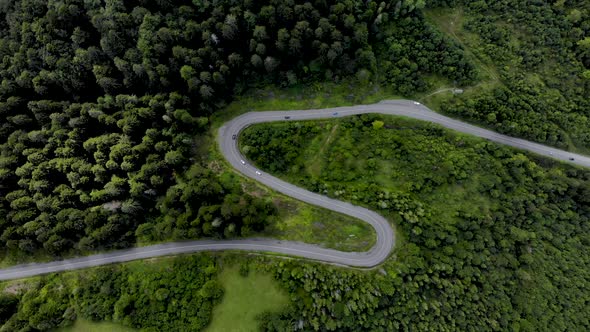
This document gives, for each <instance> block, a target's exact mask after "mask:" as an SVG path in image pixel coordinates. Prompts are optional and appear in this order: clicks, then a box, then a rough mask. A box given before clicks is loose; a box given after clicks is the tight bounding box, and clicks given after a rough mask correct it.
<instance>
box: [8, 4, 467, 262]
mask: <svg viewBox="0 0 590 332" xmlns="http://www.w3.org/2000/svg"><path fill="white" fill-rule="evenodd" d="M414 7H415V6H414V4H413V2H412V1H405V2H399V3H397V4H387V3H384V2H383V3H380V2H376V1H362V2H361V1H351V0H346V1H337V2H335V3H333V4H328V3H326V2H322V1H320V2H317V3H315V4H312V3H310V2H303V1H270V2H268V3H266V2H260V1H256V2H254V1H245V2H236V1H229V0H228V1H216V2H215V3H212V2H209V1H193V2H190V1H180V2H179V1H175V2H174V4H173V3H172V2H171V1H155V0H153V1H152V0H141V1H122V0H112V1H106V3H102V2H101V1H82V0H66V1H49V2H47V1H44V0H30V1H29V0H27V1H14V2H2V6H0V13H2V15H3V16H4V17H5V19H4V20H2V21H0V59H1V61H0V80H1V82H2V83H1V84H0V117H1V118H0V121H1V123H0V181H1V185H0V244H1V245H2V247H3V248H5V251H6V253H5V255H12V254H14V253H16V254H20V255H21V257H22V256H23V255H27V254H31V253H37V252H43V253H45V254H48V255H52V256H60V255H64V254H71V253H84V252H91V251H94V250H100V249H109V248H122V247H128V246H132V245H134V244H135V243H136V241H137V240H138V239H140V240H142V241H147V242H149V241H163V240H169V239H187V238H198V237H203V236H206V237H232V236H246V235H250V234H252V233H255V232H258V231H261V230H262V229H263V228H264V226H265V225H266V224H267V223H268V218H269V217H272V216H274V215H275V214H276V211H275V209H276V208H275V207H274V206H272V204H270V203H269V202H268V201H266V200H264V199H263V198H256V197H252V196H250V195H246V194H244V192H243V190H242V188H241V186H240V185H239V183H236V181H235V179H233V178H227V176H225V175H223V176H222V175H221V174H220V173H219V172H218V171H215V170H212V169H211V168H210V167H209V166H208V164H207V161H208V159H209V155H208V152H207V150H208V147H207V146H206V144H207V143H206V142H207V139H206V137H207V135H208V134H207V133H208V129H209V126H210V122H209V117H210V116H211V114H213V113H214V112H219V111H222V110H223V107H224V105H226V104H227V102H228V101H230V100H231V98H232V96H236V95H239V94H240V93H241V91H244V90H245V89H247V88H248V87H249V86H253V85H256V84H271V83H272V84H278V85H282V86H289V85H294V84H304V83H305V82H311V81H314V80H324V79H327V80H334V81H338V80H341V79H342V78H343V77H348V76H352V77H355V78H358V80H359V81H360V82H364V84H369V83H370V81H371V80H372V79H373V78H374V77H373V76H375V77H376V75H377V72H378V70H377V64H376V58H377V57H379V54H382V53H384V52H385V53H386V52H387V49H384V48H383V47H381V46H379V47H377V46H375V49H379V51H374V47H373V46H374V45H376V43H377V41H384V42H385V45H389V44H391V47H395V49H396V50H397V51H396V52H397V53H395V54H392V57H393V56H395V60H396V61H397V62H396V63H394V62H391V61H388V63H387V64H386V66H387V68H388V69H387V71H388V73H387V75H386V76H387V77H388V79H390V80H391V82H392V83H396V84H399V86H400V90H401V89H402V86H404V88H403V89H404V91H411V90H412V89H414V88H416V87H415V84H419V83H408V82H411V79H408V80H406V81H400V78H401V77H406V76H407V75H406V73H407V72H410V71H411V72H412V76H413V77H419V76H420V75H419V71H417V70H416V68H417V66H418V65H417V63H416V62H412V61H410V60H408V59H413V61H417V62H418V63H419V64H420V65H424V64H425V63H427V62H429V61H428V59H432V60H437V61H434V62H431V65H430V66H428V67H425V69H424V72H429V73H439V74H441V75H445V74H448V75H451V76H452V77H453V78H455V79H458V80H461V79H464V80H470V79H473V77H472V76H473V71H472V68H471V67H470V66H469V63H468V62H466V61H465V59H464V58H463V57H462V53H461V51H460V48H459V46H458V45H456V44H453V43H452V42H451V41H450V40H448V39H445V38H443V37H442V34H441V33H440V32H437V31H436V30H434V29H432V28H431V27H427V26H425V23H424V20H423V19H422V18H420V17H419V16H415V15H413V14H412V13H413V9H414ZM391 18H395V19H391ZM402 18H403V19H404V21H403V22H402V21H397V20H398V19H402ZM408 31H411V33H412V34H413V35H414V36H416V37H415V38H416V39H421V37H423V36H426V37H427V38H428V39H429V40H430V41H428V42H424V48H423V49H422V50H413V51H411V52H405V50H407V49H409V48H411V47H410V46H409V43H407V42H406V43H405V44H398V43H397V42H396V43H394V40H397V39H398V37H399V36H400V35H405V34H407V33H408ZM430 36H432V38H430ZM398 55H399V56H398ZM431 56H433V57H432V58H431ZM404 59H405V60H404ZM439 60H440V61H439ZM443 60H444V61H443ZM451 68H453V69H451ZM417 82H419V80H418V81H417ZM229 176H231V175H229Z"/></svg>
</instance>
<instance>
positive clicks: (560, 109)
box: [432, 0, 590, 151]
mask: <svg viewBox="0 0 590 332" xmlns="http://www.w3.org/2000/svg"><path fill="white" fill-rule="evenodd" d="M437 2H445V1H433V2H432V3H433V5H434V3H437ZM448 3H449V4H450V5H453V6H462V8H460V9H456V10H454V11H455V12H459V13H462V14H461V15H463V17H464V19H463V20H462V21H463V22H455V23H456V24H455V25H456V27H454V28H453V29H456V30H459V31H460V33H461V34H463V35H466V36H471V37H472V38H470V39H469V40H467V41H466V44H467V47H468V48H470V51H472V52H473V53H474V54H475V55H476V56H477V57H478V58H479V59H480V60H483V61H485V62H486V63H487V65H488V66H489V67H491V68H494V69H493V71H494V72H495V74H494V75H495V76H497V77H495V79H497V81H498V83H499V84H497V85H495V86H494V88H493V89H487V91H484V92H483V93H481V91H479V90H477V92H476V93H473V94H465V95H462V96H455V97H454V98H452V99H451V100H448V101H446V102H444V103H443V104H442V105H441V110H442V111H444V112H446V113H449V114H453V115H456V116H459V117H463V118H466V119H471V120H474V121H476V122H478V123H481V124H485V125H487V126H490V127H493V128H494V129H495V130H497V131H499V132H503V133H507V134H510V135H514V136H521V137H525V138H528V139H532V140H535V141H538V142H542V143H547V144H550V145H554V146H558V147H562V148H569V149H574V150H576V149H577V150H580V151H588V149H589V148H590V132H589V128H590V122H589V120H588V115H589V113H588V110H589V109H590V102H589V100H588V98H586V96H588V95H590V84H589V83H588V80H587V79H586V77H587V76H588V74H587V73H586V72H587V70H588V69H590V53H589V52H588V50H590V48H589V46H590V38H589V37H588V35H589V34H590V24H589V22H590V15H589V14H588V13H590V11H589V9H590V8H588V6H587V4H584V5H582V3H583V2H576V1H568V2H567V3H566V2H563V1H561V2H560V1H558V2H556V3H555V4H552V2H538V3H537V2H535V3H531V2H527V1H515V0H502V1H491V0H490V1H487V0H486V1H462V0H459V1H448ZM582 6H585V7H582ZM435 13H436V10H433V15H435ZM439 23H440V24H446V23H444V21H442V22H439ZM451 30H452V29H451ZM451 33H452V34H453V35H455V34H454V32H452V31H451ZM455 36H456V35H455ZM473 36H475V37H473ZM475 91H476V90H474V92H475Z"/></svg>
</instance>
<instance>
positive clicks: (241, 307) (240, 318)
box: [206, 265, 289, 332]
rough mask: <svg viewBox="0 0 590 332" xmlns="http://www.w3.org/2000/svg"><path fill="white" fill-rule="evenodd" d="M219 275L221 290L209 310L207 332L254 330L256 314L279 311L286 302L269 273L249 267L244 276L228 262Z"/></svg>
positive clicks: (236, 267)
mask: <svg viewBox="0 0 590 332" xmlns="http://www.w3.org/2000/svg"><path fill="white" fill-rule="evenodd" d="M219 278H220V281H221V283H222V285H223V288H224V292H225V293H224V295H223V300H222V302H221V303H220V304H218V305H217V306H216V307H215V309H214V310H213V317H212V320H211V324H210V325H209V326H208V327H207V328H206V331H207V332H251V331H258V322H257V321H256V317H257V316H258V315H260V314H262V313H264V312H277V311H280V310H281V309H282V308H284V307H286V306H287V304H288V302H289V300H288V297H287V294H285V293H283V292H282V291H281V290H280V289H279V286H278V285H277V284H276V282H275V281H274V280H273V279H272V277H271V276H270V275H269V274H266V273H262V272H259V271H252V270H251V271H250V273H249V274H248V276H247V277H244V276H242V275H240V273H239V271H238V266H237V265H232V266H226V267H224V269H223V271H222V272H221V275H220V277H219Z"/></svg>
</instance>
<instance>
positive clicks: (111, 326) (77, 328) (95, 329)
mask: <svg viewBox="0 0 590 332" xmlns="http://www.w3.org/2000/svg"><path fill="white" fill-rule="evenodd" d="M133 331H137V330H135V329H132V328H130V327H126V326H123V325H119V324H115V323H111V322H92V321H89V320H84V319H78V320H76V321H75V322H74V325H72V326H68V327H63V328H60V329H58V330H56V332H133Z"/></svg>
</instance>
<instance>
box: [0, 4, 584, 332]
mask: <svg viewBox="0 0 590 332" xmlns="http://www.w3.org/2000/svg"><path fill="white" fill-rule="evenodd" d="M451 16H459V17H461V22H460V24H456V25H455V26H452V24H451V22H450V20H448V19H447V18H448V17H451ZM326 82H327V83H330V84H335V85H339V84H342V85H345V86H350V87H351V88H350V90H351V91H350V92H348V93H350V95H354V93H355V89H356V88H361V87H362V88H363V89H365V90H373V91H377V90H386V91H388V93H390V94H391V95H392V96H393V95H395V96H403V97H406V98H415V99H421V98H423V99H424V100H425V101H427V104H428V105H429V106H430V107H432V108H433V109H435V110H437V111H441V112H444V113H447V114H449V115H452V116H456V117H460V118H462V119H465V120H466V121H471V122H474V123H477V124H480V125H482V126H487V127H490V128H493V129H494V130H497V131H499V132H502V133H507V134H510V135H514V136H519V137H523V138H527V139H530V140H534V141H537V142H541V143H545V144H549V145H554V146H557V147H560V148H563V149H568V150H573V151H579V152H581V153H588V152H589V151H590V120H589V119H590V101H589V100H588V96H589V95H590V4H589V3H588V2H587V1H583V0H556V1H554V0H551V1H537V0H526V1H517V0H499V1H494V0H480V1H468V0H426V1H425V0H398V1H374V0H368V1H364V0H363V1H361V0H334V1H326V0H311V1H304V0H263V1H254V0H192V1H190V0H175V1H172V0H14V1H8V0H0V247H1V248H2V252H1V254H2V258H4V259H6V260H8V261H10V260H11V259H15V258H14V257H19V258H22V257H35V256H36V255H42V256H43V257H51V258H54V257H62V256H66V255H73V254H86V253H90V252H96V251H98V250H105V249H113V248H126V247H130V246H133V245H135V244H137V243H138V242H144V243H145V242H152V241H169V240H179V239H196V238H203V237H209V238H233V237H241V236H251V235H256V234H259V232H261V231H263V230H264V229H265V226H266V225H268V224H269V222H270V220H276V218H278V215H279V212H278V209H279V208H280V207H278V206H277V205H276V204H275V203H274V202H273V201H272V200H271V199H268V198H266V197H262V196H260V195H252V194H251V193H249V192H247V191H246V190H245V189H244V186H243V183H242V180H241V178H240V177H239V176H237V175H236V174H234V173H233V172H232V171H231V170H228V169H225V166H223V165H222V166H219V161H217V160H214V159H215V154H214V153H212V151H214V150H215V148H214V144H215V142H214V139H212V136H213V135H212V130H211V129H212V127H213V126H214V123H213V121H215V119H216V117H217V116H218V115H219V114H222V113H223V112H225V111H226V107H227V106H228V104H229V103H231V102H232V101H235V100H236V99H238V100H239V98H240V97H241V96H244V95H248V94H249V93H251V91H256V90H258V89H264V88H265V87H268V86H271V87H273V88H276V89H293V88H298V87H308V86H315V85H317V84H322V83H326ZM439 88H440V90H441V91H442V90H445V89H444V88H462V89H464V90H465V93H463V94H460V95H459V94H458V95H450V94H444V93H442V94H435V93H436V92H437V91H438V89H439ZM348 93H347V94H348ZM433 94H434V95H433ZM302 98H304V97H302ZM421 100H422V99H421ZM243 111H247V110H246V109H244V110H243ZM332 131H334V137H333V138H332V139H331V140H330V142H331V143H330V144H327V145H326V146H325V148H324V149H323V150H321V153H319V152H318V150H314V149H315V148H317V147H318V142H322V139H326V137H327V135H329V134H330V133H331V132H332ZM242 139H243V140H244V142H243V143H244V144H245V146H248V148H247V149H246V150H247V155H248V156H249V158H251V160H253V161H254V162H255V163H257V165H259V166H260V167H262V168H264V169H265V170H266V171H269V172H271V173H273V174H276V175H278V176H282V177H285V178H287V179H288V180H289V181H291V182H293V183H295V184H298V185H300V186H303V187H307V188H309V189H310V190H313V191H317V192H321V193H324V194H327V195H329V196H333V197H338V198H339V199H342V200H346V201H350V202H353V203H356V204H361V205H365V206H368V207H370V208H371V209H374V210H376V211H378V212H379V213H383V214H384V215H385V216H387V217H388V218H390V219H391V220H392V222H393V223H394V225H395V227H396V230H397V232H398V233H399V237H400V239H401V241H400V244H399V246H398V247H397V248H396V251H395V253H394V255H393V256H392V257H391V258H390V259H389V260H388V261H387V262H386V263H385V264H384V265H383V266H381V267H379V268H378V269H376V270H372V271H356V270H349V269H345V268H336V267H329V266H324V265H321V264H315V263H306V262H298V261H288V262H287V261H281V260H278V259H271V258H246V257H244V258H243V260H244V261H246V260H248V261H249V262H250V264H251V265H252V268H257V269H260V270H264V271H266V272H267V273H271V274H272V275H273V276H274V278H275V279H276V280H277V282H278V283H279V284H280V285H281V286H282V288H283V289H284V290H285V291H286V292H287V293H288V294H289V297H290V299H291V304H290V306H289V307H288V308H287V309H285V310H283V311H282V312H280V313H268V314H265V315H262V316H261V317H260V319H259V321H260V328H261V329H262V330H266V331H286V330H298V329H302V330H323V331H326V330H330V331H332V330H338V331H367V330H375V331H391V330H402V331H409V330H419V331H429V330H436V331H455V330H477V331H497V330H503V331H505V330H515V331H583V330H590V322H589V320H588V317H590V312H589V311H588V310H589V306H588V302H589V301H590V290H589V289H588V286H587V284H588V281H589V280H590V275H589V274H588V271H590V262H589V257H590V252H589V251H590V250H589V249H590V247H589V246H590V238H588V234H590V233H589V231H590V230H589V229H588V228H589V224H588V222H589V219H590V210H589V208H590V173H589V172H588V171H587V170H583V169H577V168H574V167H570V166H567V165H561V164H557V163H555V162H552V161H548V160H546V159H542V158H538V157H536V156H532V155H526V154H523V153H519V152H516V151H514V150H511V149H508V148H505V147H501V146H498V145H495V144H491V143H487V142H483V141H479V140H475V139H472V138H469V137H463V136H459V135H455V134H452V133H450V132H447V131H445V130H442V129H441V128H439V127H436V126H432V125H425V124H422V123H417V122H413V121H406V120H400V119H395V118H388V117H378V116H372V115H367V116H362V117H352V118H348V119H342V120H338V121H332V122H317V123H298V124H295V123H292V124H273V125H268V126H260V127H255V128H250V129H249V131H248V132H246V133H245V134H244V135H243V137H242ZM314 158H315V159H314ZM310 161H314V164H311V165H310ZM221 261H222V258H220V257H218V256H215V255H206V254H204V255H195V256H194V257H182V258H178V259H176V260H171V261H168V262H166V263H161V264H160V263H158V264H154V265H153V266H151V265H150V266H149V267H146V268H140V266H142V265H141V264H137V265H133V264H132V265H131V266H112V267H104V268H98V269H95V270H91V271H86V272H72V273H67V274H62V275H50V276H45V277H40V278H38V279H34V280H29V281H26V282H24V281H23V282H22V285H21V286H22V287H17V288H18V291H6V290H5V291H4V292H3V293H1V294H0V324H3V326H2V328H0V331H36V330H41V331H45V330H50V329H53V328H55V327H59V326H66V325H70V324H71V323H72V321H74V320H76V319H77V318H84V319H89V320H97V321H102V320H104V321H116V322H118V323H121V324H123V325H126V326H130V327H135V328H145V329H146V330H148V331H176V330H177V331H182V330H187V331H195V330H202V329H203V328H204V327H206V326H207V324H208V323H209V321H210V316H211V312H212V308H213V307H214V306H215V305H216V304H217V303H218V302H219V299H220V298H221V297H222V296H223V290H222V287H221V286H220V284H219V283H218V281H217V275H218V270H219V265H220V262H221ZM138 263H139V262H138ZM134 264H135V263H134ZM171 271H173V272H171Z"/></svg>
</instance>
